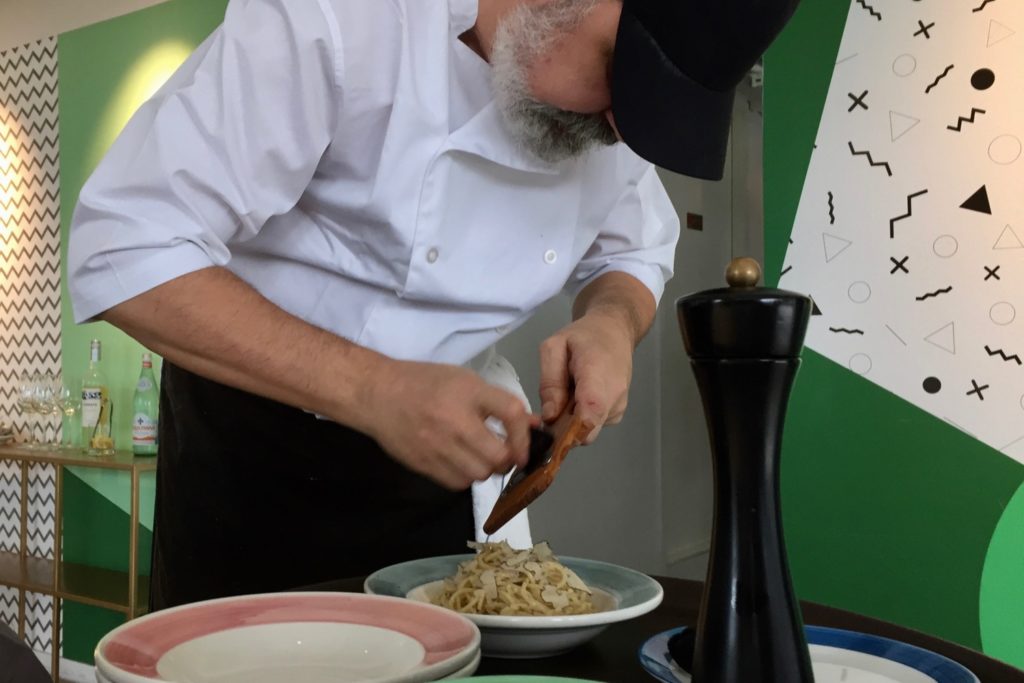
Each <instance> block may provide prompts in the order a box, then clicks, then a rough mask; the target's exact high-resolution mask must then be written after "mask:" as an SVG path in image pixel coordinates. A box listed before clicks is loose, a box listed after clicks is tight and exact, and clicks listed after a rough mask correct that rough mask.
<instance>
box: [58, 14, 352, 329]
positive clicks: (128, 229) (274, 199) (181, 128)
mask: <svg viewBox="0 0 1024 683" xmlns="http://www.w3.org/2000/svg"><path fill="white" fill-rule="evenodd" d="M330 12H331V10H330V6H329V5H328V4H327V3H326V2H325V1H323V0H233V1H232V2H231V3H230V4H229V5H228V9H227V13H226V15H225V18H224V23H223V25H222V26H221V27H220V28H218V29H217V30H216V31H215V32H214V33H213V34H212V35H211V36H210V37H209V38H208V39H207V40H206V41H205V42H204V43H203V45H201V46H200V47H199V48H198V49H197V50H196V51H195V53H193V55H192V56H191V57H190V58H189V59H188V60H187V61H186V62H185V64H183V65H182V67H181V68H180V69H179V70H178V71H177V72H176V73H175V74H174V75H173V76H172V77H171V78H170V79H169V81H168V82H167V83H166V84H164V86H163V87H162V88H161V89H160V90H159V91H158V92H157V93H156V95H154V97H153V98H151V99H150V100H149V101H148V102H146V103H145V104H144V105H143V106H142V107H140V109H139V110H138V111H137V112H136V113H135V115H134V116H133V117H132V118H131V120H130V121H129V122H128V124H127V126H126V127H125V128H124V130H123V131H122V132H121V134H120V135H119V136H118V138H117V140H116V141H115V142H114V144H113V146H112V147H111V148H110V150H109V151H108V153H107V154H106V156H105V157H104V158H103V160H102V161H101V162H100V164H99V166H98V167H97V168H96V170H95V171H94V172H93V174H92V176H91V177H90V178H89V180H88V181H87V182H86V184H85V186H84V187H83V188H82V191H81V194H80V195H79V200H78V204H77V206H76V207H75V211H74V215H73V218H72V224H71V231H70V241H69V247H68V280H69V289H70V292H71V298H72V307H73V310H74V315H75V320H76V321H78V322H81V321H85V320H89V319H92V318H95V317H96V316H98V315H99V314H101V313H102V312H103V311H105V310H107V309H109V308H111V307H113V306H116V305H117V304H119V303H121V302H123V301H126V300H128V299H130V298H132V297H134V296H137V295H139V294H141V293H143V292H145V291H147V290H149V289H152V288H153V287H156V286H158V285H160V284H163V283H165V282H167V281H169V280H172V279H174V278H176V277H180V276H182V275H185V274H187V273H190V272H193V271H196V270H200V269H202V268H206V267H210V266H215V265H225V264H227V263H228V262H229V260H230V259H231V249H230V245H231V243H232V242H233V241H238V240H245V239H247V238H250V237H252V236H254V235H255V234H257V233H258V232H259V230H260V228H261V227H262V225H263V224H264V223H265V222H266V220H267V219H268V218H269V217H271V216H274V215H277V214H280V213H284V212H286V211H288V210H289V209H290V208H292V207H293V206H294V205H295V203H296V202H297V201H298V200H299V198H300V197H301V196H302V193H303V191H304V189H305V188H306V186H307V185H308V184H309V181H310V179H311V178H312V177H313V175H314V173H315V172H316V169H317V166H318V164H319V162H320V159H321V157H322V156H323V153H324V151H325V150H326V149H327V147H328V145H329V144H330V142H331V139H332V137H333V133H334V128H335V126H336V124H337V119H338V110H339V108H340V106H341V98H342V87H341V83H342V75H343V68H344V65H343V64H342V62H341V55H342V50H341V46H340V45H339V44H338V42H339V35H338V26H337V22H336V21H335V18H334V16H333V14H330Z"/></svg>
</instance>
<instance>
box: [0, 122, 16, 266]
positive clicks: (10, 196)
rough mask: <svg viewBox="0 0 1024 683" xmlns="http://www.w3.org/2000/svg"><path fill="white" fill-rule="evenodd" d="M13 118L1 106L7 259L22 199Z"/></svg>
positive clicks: (0, 211) (2, 234)
mask: <svg viewBox="0 0 1024 683" xmlns="http://www.w3.org/2000/svg"><path fill="white" fill-rule="evenodd" d="M12 118H14V115H13V114H11V113H9V112H8V111H7V110H6V109H3V108H0V260H6V259H7V256H8V254H9V252H10V248H11V244H13V242H14V240H12V239H10V237H11V232H12V229H11V227H10V225H11V222H12V218H13V217H14V216H13V214H14V210H13V209H14V206H15V205H16V204H17V203H18V200H20V199H21V197H20V196H18V195H16V192H17V190H15V185H17V184H18V176H17V173H15V171H14V169H15V162H16V161H17V158H16V156H15V155H14V154H13V153H12V150H11V142H12V141H13V138H14V133H13V131H11V128H10V125H9V124H8V123H7V122H8V121H10V120H11V119H12Z"/></svg>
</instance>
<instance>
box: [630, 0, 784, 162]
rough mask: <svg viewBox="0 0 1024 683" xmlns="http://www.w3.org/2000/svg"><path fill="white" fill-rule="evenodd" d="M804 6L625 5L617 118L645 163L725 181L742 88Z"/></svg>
mask: <svg viewBox="0 0 1024 683" xmlns="http://www.w3.org/2000/svg"><path fill="white" fill-rule="evenodd" d="M798 2H799V0H623V2H622V19H621V20H620V21H619V29H618V35H617V37H616V42H615V55H614V58H613V60H612V77H611V85H612V113H613V115H614V116H615V125H616V127H617V128H618V129H619V133H620V135H622V138H623V140H624V141H625V143H626V144H627V145H629V147H630V148H631V149H632V150H633V151H634V152H636V153H637V154H639V155H640V156H641V157H643V158H644V159H647V160H648V161H650V162H652V163H654V164H656V165H658V166H661V167H663V168H667V169H669V170H670V171H675V172H677V173H682V174H684V175H688V176H693V177H695V178H703V179H707V180H719V179H721V177H722V174H723V172H724V170H725V155H726V151H727V148H728V143H729V127H730V125H731V123H732V104H733V97H734V94H735V91H736V86H737V85H739V83H740V82H741V81H742V80H743V78H744V77H745V75H746V74H747V72H749V71H750V69H751V68H752V67H753V66H754V65H755V64H756V63H757V60H758V59H760V57H761V55H762V54H764V51H765V50H766V49H768V46H769V45H770V44H771V42H772V41H773V40H775V37H776V36H777V35H778V34H779V32H780V31H781V30H782V29H783V27H784V26H785V25H786V22H788V21H789V19H790V17H791V16H792V15H793V12H794V11H795V10H796V6H797V3H798Z"/></svg>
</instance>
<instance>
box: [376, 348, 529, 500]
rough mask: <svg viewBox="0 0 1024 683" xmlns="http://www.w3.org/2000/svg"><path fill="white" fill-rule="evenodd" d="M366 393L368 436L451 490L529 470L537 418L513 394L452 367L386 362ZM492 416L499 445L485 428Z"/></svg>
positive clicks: (407, 465)
mask: <svg viewBox="0 0 1024 683" xmlns="http://www.w3.org/2000/svg"><path fill="white" fill-rule="evenodd" d="M374 370H375V375H374V379H373V382H372V386H370V387H368V388H367V392H366V395H367V402H366V408H367V411H366V414H367V418H365V419H367V420H368V421H367V422H366V424H365V425H361V426H362V427H363V429H364V431H365V432H366V433H368V434H369V435H370V436H372V437H373V438H374V439H376V440H377V442H378V443H380V445H381V446H382V447H383V448H384V450H386V451H387V452H388V453H390V454H391V455H392V456H393V457H394V458H395V459H396V460H398V461H399V462H401V463H402V464H403V465H405V466H406V467H408V468H409V469H412V470H414V471H416V472H419V473H420V474H423V475H425V476H427V477H430V478H431V479H433V480H434V481H436V482H438V483H439V484H441V485H442V486H445V487H447V488H450V489H452V490H461V489H465V488H467V487H468V486H469V485H470V484H472V483H473V482H474V481H480V480H483V479H486V478H487V477H489V476H491V475H492V474H494V473H496V472H507V471H508V470H509V469H511V467H512V465H518V466H523V465H525V464H526V460H527V456H528V454H529V447H530V432H529V429H530V427H531V426H539V425H540V417H539V416H535V415H531V414H530V413H528V412H527V411H526V407H525V406H524V405H523V402H522V401H520V400H519V398H518V397H516V396H515V395H513V394H511V393H509V392H507V391H505V390H503V389H499V388H497V387H494V386H491V385H490V384H488V383H487V382H485V381H484V380H483V379H481V378H480V376H479V375H477V374H476V373H474V372H472V371H470V370H467V369H465V368H460V367H456V366H451V365H440V364H437V363H415V362H408V361H395V360H385V361H383V362H381V363H380V364H379V365H378V367H376V368H375V369H374ZM490 416H493V417H495V418H497V419H498V420H500V421H501V422H502V423H503V424H504V426H505V430H506V432H507V438H506V439H505V440H504V441H502V440H501V439H499V438H498V437H497V436H496V435H495V434H494V433H493V432H491V430H490V429H488V428H487V426H486V425H485V424H484V421H485V420H486V419H487V418H488V417H490Z"/></svg>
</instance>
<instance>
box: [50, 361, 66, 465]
mask: <svg viewBox="0 0 1024 683" xmlns="http://www.w3.org/2000/svg"><path fill="white" fill-rule="evenodd" d="M63 389H64V380H63V378H61V375H60V373H59V372H57V373H53V374H48V375H46V398H47V406H48V407H49V409H50V412H49V414H50V416H51V418H52V419H51V420H50V423H51V425H52V426H53V438H52V439H50V441H49V443H48V445H49V446H50V448H53V449H58V448H60V440H59V439H58V438H57V435H58V434H59V433H60V431H61V422H62V418H63V416H64V405H63V403H62V401H61V392H62V391H63Z"/></svg>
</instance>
